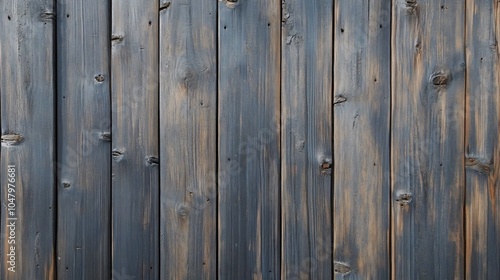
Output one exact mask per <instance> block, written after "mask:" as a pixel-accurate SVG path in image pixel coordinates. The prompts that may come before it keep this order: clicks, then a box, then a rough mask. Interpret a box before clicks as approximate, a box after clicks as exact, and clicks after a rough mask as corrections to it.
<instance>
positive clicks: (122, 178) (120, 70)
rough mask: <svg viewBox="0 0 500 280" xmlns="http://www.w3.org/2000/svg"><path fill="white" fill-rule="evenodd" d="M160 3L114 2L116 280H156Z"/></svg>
mask: <svg viewBox="0 0 500 280" xmlns="http://www.w3.org/2000/svg"><path fill="white" fill-rule="evenodd" d="M158 9H159V2H158V1H157V0H150V1H119V0H113V1H112V15H111V17H112V19H111V21H112V22H111V26H112V31H111V33H112V34H111V37H112V42H111V44H112V47H111V69H112V72H111V89H112V92H111V104H112V118H111V119H112V120H113V126H112V133H111V134H112V137H111V138H112V155H113V160H112V174H113V175H112V183H111V184H112V194H111V201H112V203H111V205H112V210H111V212H112V217H111V219H112V235H111V236H112V240H111V242H112V275H113V276H115V277H116V278H119V277H120V276H123V275H127V276H131V277H135V278H138V279H158V276H159V271H160V266H159V248H160V240H159V230H160V229H159V199H158V195H159V189H160V186H159V177H160V174H159V168H158V163H159V161H158V156H159V143H158V142H159V139H158V129H159V127H158V112H159V107H158V94H159V93H158V87H159V85H158V64H159V61H158V29H159V28H158V13H159V11H158Z"/></svg>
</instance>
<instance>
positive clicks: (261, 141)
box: [218, 0, 281, 279]
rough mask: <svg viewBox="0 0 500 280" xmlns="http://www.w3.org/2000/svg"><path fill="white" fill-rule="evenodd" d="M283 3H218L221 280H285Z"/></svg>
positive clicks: (252, 1)
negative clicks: (282, 252) (282, 217)
mask: <svg viewBox="0 0 500 280" xmlns="http://www.w3.org/2000/svg"><path fill="white" fill-rule="evenodd" d="M280 6H281V5H280V2H279V1H276V0H274V1H267V0H249V1H238V2H232V1H231V2H230V1H220V2H219V48H218V49H219V52H218V58H219V59H218V64H219V77H218V81H219V90H218V92H219V119H218V123H219V127H218V128H219V130H218V133H219V155H218V168H219V170H218V177H219V178H218V181H219V184H218V193H219V201H218V205H219V208H218V210H219V225H218V241H219V243H218V246H219V253H218V257H219V258H218V268H219V271H218V272H219V273H218V274H219V279H249V278H256V279H259V278H265V279H280V271H279V270H280V269H279V266H280V265H279V264H280V230H279V229H280V195H279V194H280V191H279V190H280V144H279V142H280V137H279V135H280V134H279V133H280V129H279V123H280V75H279V73H280V21H281V19H280Z"/></svg>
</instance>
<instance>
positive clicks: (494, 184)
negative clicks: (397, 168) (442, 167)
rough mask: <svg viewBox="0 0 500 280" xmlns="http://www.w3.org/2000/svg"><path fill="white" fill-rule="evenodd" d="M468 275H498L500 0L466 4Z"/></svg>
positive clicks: (499, 225)
mask: <svg viewBox="0 0 500 280" xmlns="http://www.w3.org/2000/svg"><path fill="white" fill-rule="evenodd" d="M466 11H467V14H466V38H467V43H466V45H467V49H466V54H467V74H466V85H467V99H466V112H467V113H466V137H465V139H466V140H465V141H466V143H465V144H466V159H465V168H466V179H467V180H466V211H465V218H466V266H465V271H466V278H467V279H500V265H499V264H500V192H499V188H500V144H499V141H500V126H499V124H500V107H499V106H500V77H499V75H500V74H499V73H500V53H499V47H498V40H499V39H500V3H499V2H498V1H491V0H468V1H467V8H466Z"/></svg>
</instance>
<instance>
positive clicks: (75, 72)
mask: <svg viewBox="0 0 500 280" xmlns="http://www.w3.org/2000/svg"><path fill="white" fill-rule="evenodd" d="M58 1H59V5H58V6H57V53H58V55H57V79H58V84H57V89H58V95H57V122H58V123H57V141H58V143H57V157H58V159H57V162H58V165H59V167H58V169H59V175H58V179H59V182H58V185H57V188H58V209H57V213H58V214H57V278H58V279H110V277H111V265H110V261H111V254H110V251H111V242H110V241H111V240H110V222H111V221H110V214H111V213H110V210H111V209H110V182H111V170H110V169H111V168H110V167H111V148H110V117H111V104H110V89H109V88H110V79H109V77H110V65H109V53H110V45H111V42H110V41H111V34H110V32H109V30H110V26H109V24H110V20H109V15H110V12H111V11H110V3H109V1H101V0H87V1H84V2H83V1H69V0H58Z"/></svg>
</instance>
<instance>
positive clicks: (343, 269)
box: [333, 0, 391, 279]
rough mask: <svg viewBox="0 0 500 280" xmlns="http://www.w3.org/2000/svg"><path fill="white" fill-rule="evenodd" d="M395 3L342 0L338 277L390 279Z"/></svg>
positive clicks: (337, 70)
mask: <svg viewBox="0 0 500 280" xmlns="http://www.w3.org/2000/svg"><path fill="white" fill-rule="evenodd" d="M390 8H391V3H390V1H383V0H371V1H358V0H356V1H340V0H337V1H335V30H334V42H335V47H334V114H333V127H334V137H333V143H334V148H333V150H334V176H333V178H334V194H333V200H334V202H333V203H334V210H333V220H334V226H333V228H334V233H333V235H334V240H333V261H334V270H335V278H336V279H342V278H343V277H344V276H345V275H349V276H350V277H352V278H353V279H387V278H389V256H390V254H389V231H390V221H389V213H390V210H389V197H390V182H389V179H390V176H389V174H388V172H387V171H388V170H389V169H390V163H389V152H390V146H389V139H390V138H389V137H390V130H389V128H390V121H389V117H390V32H391V29H390Z"/></svg>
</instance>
